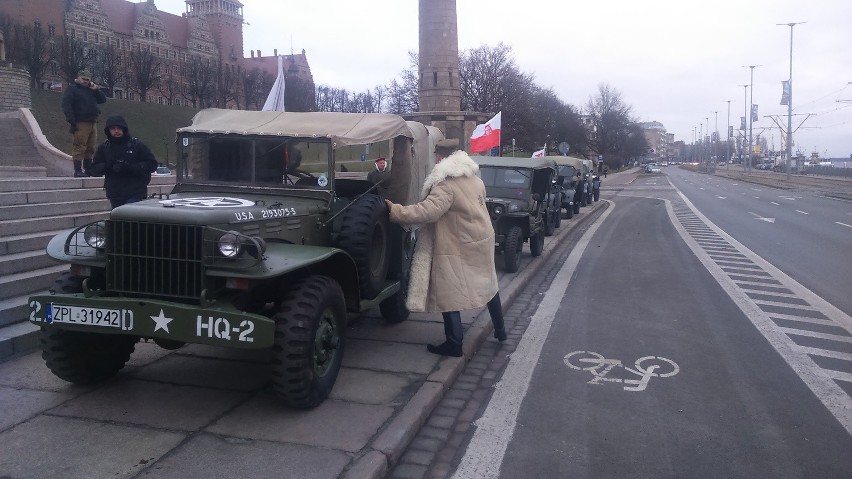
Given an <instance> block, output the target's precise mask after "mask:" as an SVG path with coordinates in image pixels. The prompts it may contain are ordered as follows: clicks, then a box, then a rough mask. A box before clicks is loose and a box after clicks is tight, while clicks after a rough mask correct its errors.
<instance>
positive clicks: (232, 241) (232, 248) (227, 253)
mask: <svg viewBox="0 0 852 479" xmlns="http://www.w3.org/2000/svg"><path fill="white" fill-rule="evenodd" d="M216 246H217V247H218V248H219V253H222V256H224V257H226V258H236V257H237V256H239V255H240V253H241V252H242V250H243V244H242V241H240V237H239V236H237V234H236V233H232V232H228V233H225V234H223V235H222V237H221V238H219V241H217V242H216Z"/></svg>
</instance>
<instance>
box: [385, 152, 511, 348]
mask: <svg viewBox="0 0 852 479" xmlns="http://www.w3.org/2000/svg"><path fill="white" fill-rule="evenodd" d="M456 147H458V140H442V141H440V142H438V145H437V147H436V148H435V163H436V164H435V168H433V169H432V171H431V172H430V173H429V175H428V176H427V177H426V181H425V183H424V185H423V190H422V192H421V198H422V199H421V201H420V202H419V203H417V204H414V205H409V206H403V205H398V204H396V203H392V202H391V201H388V200H385V201H386V202H387V204H388V208H389V210H390V220H391V221H392V222H394V223H399V224H404V225H421V228H420V230H419V231H418V235H417V245H416V246H415V249H414V258H413V260H412V264H411V276H410V281H409V287H408V299H407V306H408V309H409V310H411V311H420V312H439V311H440V312H441V313H442V316H443V318H444V334H445V335H446V341H444V343H443V344H440V345H437V346H434V345H431V344H430V345H428V346H427V349H428V350H429V352H431V353H435V354H440V355H443V356H456V357H458V356H462V354H463V353H462V339H463V329H462V324H461V315H460V314H459V311H460V310H463V309H475V308H481V307H482V306H483V305H485V304H488V311H489V312H490V313H491V321H492V323H493V324H494V337H496V338H497V339H498V340H500V341H503V340H505V339H506V330H505V327H504V325H503V312H502V307H501V305H500V296H499V294H498V289H497V288H498V285H497V271H496V268H495V266H494V228H493V227H492V226H491V218H490V216H489V214H488V210H487V208H486V207H485V185H484V184H483V183H482V180H481V179H480V178H479V176H478V172H479V165H477V164H476V163H475V162H474V161H473V160H472V159H471V158H470V157H469V156H468V155H467V153H465V152H463V151H455V152H454V150H455V149H456Z"/></svg>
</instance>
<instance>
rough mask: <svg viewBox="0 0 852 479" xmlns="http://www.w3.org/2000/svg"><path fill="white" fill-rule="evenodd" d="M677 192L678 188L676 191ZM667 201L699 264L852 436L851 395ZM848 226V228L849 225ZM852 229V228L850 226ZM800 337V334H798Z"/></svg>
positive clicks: (849, 326) (769, 268)
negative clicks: (722, 265)
mask: <svg viewBox="0 0 852 479" xmlns="http://www.w3.org/2000/svg"><path fill="white" fill-rule="evenodd" d="M676 190H677V189H676ZM677 193H678V195H679V196H680V197H681V198H682V199H683V201H684V203H686V206H687V207H688V208H689V209H690V210H692V212H693V213H694V214H695V215H696V216H697V217H698V218H700V219H701V220H702V221H704V223H705V224H706V225H707V227H708V228H710V229H711V230H713V231H715V232H716V233H717V234H718V235H719V236H721V237H723V238H725V239H727V240H728V242H729V243H731V245H733V246H734V247H735V248H736V249H737V250H738V251H740V252H741V253H742V254H743V255H744V256H746V257H747V258H748V259H750V260H751V261H752V262H753V263H754V264H756V265H758V266H760V267H761V268H762V269H763V270H764V271H766V272H767V273H769V274H770V276H771V277H772V278H773V279H775V280H776V281H778V282H779V283H781V284H780V285H779V286H782V287H785V288H787V289H789V290H790V291H792V292H793V293H795V294H796V295H798V297H799V298H801V299H803V300H805V301H806V302H807V303H808V304H809V305H810V306H811V308H813V309H816V310H817V311H820V312H821V313H822V314H824V315H825V316H826V317H827V318H829V319H830V320H831V321H833V322H834V323H835V324H836V325H839V326H841V327H843V328H844V329H846V330H847V331H850V332H852V318H850V317H849V316H848V315H847V314H846V313H844V312H843V311H841V310H840V309H838V308H837V307H835V306H834V305H832V304H831V303H829V302H828V301H826V300H824V299H823V298H821V297H820V296H817V294H816V293H814V292H813V291H811V290H809V289H808V288H806V287H804V286H802V285H801V284H800V283H799V282H798V281H796V280H794V279H793V278H791V277H790V276H788V275H787V274H786V273H784V272H783V271H781V270H780V269H778V268H777V267H775V266H774V265H772V264H771V263H770V262H768V261H766V260H765V259H763V258H762V257H760V256H758V255H757V254H756V253H754V252H753V251H751V250H750V249H748V248H747V247H746V246H745V245H743V244H742V243H740V242H739V241H737V240H736V239H734V238H733V237H732V236H731V235H729V234H727V233H726V232H724V231H723V230H722V229H721V228H719V227H718V226H716V224H715V223H713V222H712V221H710V220H709V219H708V218H707V217H706V216H704V215H703V214H701V212H700V211H698V209H697V208H696V207H695V205H693V204H692V202H691V201H689V199H688V198H687V197H686V195H684V194H683V193H682V192H681V191H680V190H677ZM664 201H666V208H667V210H668V213H669V218H670V219H671V222H672V224H673V225H674V227H675V229H676V230H677V232H678V233H679V234H680V236H681V238H683V240H684V241H685V242H686V244H687V245H688V246H689V248H690V249H691V250H692V251H693V253H694V254H695V256H696V257H697V258H698V260H699V261H701V263H702V264H703V265H704V267H705V268H707V271H708V272H710V274H711V275H712V276H713V277H714V278H715V279H716V282H718V283H719V285H720V286H721V287H722V289H723V290H725V292H726V293H727V294H728V296H729V297H730V298H731V299H732V300H733V301H734V304H736V305H737V307H739V308H740V310H741V311H742V312H743V314H745V317H746V318H748V320H749V321H751V322H752V324H754V327H755V328H757V330H758V331H759V332H760V333H761V334H762V335H763V336H764V337H765V338H766V340H767V341H768V342H769V343H770V344H771V345H772V347H773V348H775V350H776V351H778V353H779V354H780V355H781V357H782V358H783V359H784V361H786V362H787V364H789V365H790V367H791V368H792V369H793V371H795V373H796V375H797V376H799V378H801V379H802V381H803V382H804V383H805V384H806V385H807V386H808V388H810V390H811V391H813V393H814V395H815V396H816V397H817V398H818V399H819V400H820V401H821V402H822V403H823V405H824V406H825V407H826V408H827V409H828V411H829V412H830V413H831V414H832V415H833V416H834V417H835V418H837V421H838V422H839V423H840V424H841V425H842V426H843V428H844V429H846V431H847V432H848V433H850V434H852V403H850V401H849V395H848V394H847V393H846V391H844V390H843V389H841V388H840V386H838V385H837V383H836V382H834V380H833V379H832V378H831V377H830V376H829V375H828V372H827V370H826V369H823V368H821V367H820V366H819V365H817V364H816V363H815V362H814V360H813V359H811V358H810V357H809V356H808V355H807V354H806V353H805V352H804V351H803V350H802V348H801V347H800V346H799V345H797V344H796V343H795V342H793V340H792V339H791V338H790V337H789V336H787V334H786V333H785V332H784V331H782V330H781V328H779V327H778V326H777V325H776V324H775V322H774V321H772V319H771V318H770V313H767V312H765V311H763V310H762V309H760V306H758V305H757V303H755V302H754V301H753V300H751V298H749V297H748V295H746V293H745V291H743V290H741V289H740V288H739V287H738V286H737V282H736V281H734V280H733V279H731V278H730V277H729V276H728V275H727V274H726V273H725V272H724V271H723V270H722V268H720V267H719V266H718V265H717V264H716V263H715V262H714V261H713V259H712V258H710V256H709V255H708V254H707V252H705V251H704V250H703V249H701V247H700V246H699V245H698V243H697V242H696V241H695V240H694V239H692V238H691V237H690V236H689V233H688V232H687V231H686V229H684V228H683V226H682V225H681V224H680V221H679V220H678V218H677V216H676V215H675V212H674V208H673V207H672V205H671V201H668V200H664ZM846 226H849V225H846ZM850 228H852V226H850ZM797 334H798V333H797Z"/></svg>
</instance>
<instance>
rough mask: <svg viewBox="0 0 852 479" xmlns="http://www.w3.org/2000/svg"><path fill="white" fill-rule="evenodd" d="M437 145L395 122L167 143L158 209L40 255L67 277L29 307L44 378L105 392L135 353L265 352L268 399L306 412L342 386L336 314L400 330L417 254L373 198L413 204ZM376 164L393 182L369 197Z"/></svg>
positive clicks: (205, 126) (321, 118) (202, 119)
mask: <svg viewBox="0 0 852 479" xmlns="http://www.w3.org/2000/svg"><path fill="white" fill-rule="evenodd" d="M442 138H443V135H442V134H441V132H440V131H439V130H437V129H436V128H433V127H426V126H424V125H422V124H420V123H416V122H410V121H409V122H407V121H405V120H403V119H402V118H401V117H399V116H395V115H383V114H356V113H290V112H287V113H285V112H271V111H264V112H249V111H236V110H220V109H207V110H202V111H201V112H199V113H198V114H197V115H196V116H195V118H194V119H193V122H192V125H190V126H188V127H185V128H181V129H178V130H177V168H176V171H175V173H176V175H177V178H176V185H175V187H174V189H173V191H172V192H171V194H168V195H162V196H157V197H152V198H148V199H147V200H145V201H141V202H138V203H132V204H127V205H123V206H121V207H118V208H116V209H114V210H112V212H111V213H110V215H109V218H108V219H107V220H105V221H98V222H95V223H91V224H87V225H84V226H80V227H78V228H74V229H71V230H68V231H65V232H62V233H60V234H59V235H57V236H56V237H55V238H53V240H52V241H51V242H50V243H49V245H48V247H47V253H48V254H49V255H50V256H51V257H52V258H54V259H56V260H58V261H61V262H65V263H68V264H70V269H69V271H67V272H65V273H63V274H62V275H61V276H60V277H59V278H58V279H57V280H56V283H55V285H54V287H53V290H52V291H51V293H50V294H46V295H39V296H33V297H31V298H30V299H29V306H30V309H31V313H30V321H32V322H33V323H34V324H36V325H38V326H40V327H41V346H42V351H43V353H42V356H43V358H44V360H45V361H46V363H47V367H48V368H50V370H51V371H52V372H53V373H54V374H55V375H56V376H58V377H60V378H62V379H64V380H66V381H70V382H72V383H77V384H88V383H94V382H98V381H102V380H104V379H106V378H109V377H111V376H113V375H115V374H116V373H117V372H118V371H119V370H120V369H122V368H123V367H124V365H125V363H126V362H127V361H128V359H129V357H130V355H131V353H132V352H133V351H134V345H135V344H136V342H137V341H139V340H140V339H142V340H153V341H154V342H155V343H156V344H158V345H160V346H162V347H164V348H167V349H176V348H179V347H181V346H183V345H184V344H186V343H197V344H207V345H213V346H222V347H226V348H245V349H269V350H271V358H272V359H271V361H272V385H273V388H274V390H275V392H276V393H277V395H278V396H279V397H280V398H281V399H282V400H283V402H284V403H285V404H287V405H289V406H291V407H294V408H311V407H314V406H317V405H318V404H320V403H321V402H322V401H323V400H325V399H326V398H327V397H328V395H329V393H330V391H331V389H332V387H333V385H334V383H335V381H336V378H337V375H338V371H339V370H340V366H341V361H342V359H343V354H344V349H345V341H344V340H345V334H344V333H345V326H346V321H347V313H361V312H365V311H368V310H370V309H371V308H375V307H378V308H379V310H380V311H381V314H382V316H383V317H384V319H385V320H387V321H388V322H400V321H404V320H405V319H406V318H407V317H408V315H409V312H408V310H407V309H406V307H405V297H406V294H407V282H408V269H409V264H410V260H411V256H412V253H413V247H414V238H413V237H412V236H411V235H410V234H407V233H405V232H404V231H403V230H402V229H401V228H399V227H398V226H396V225H391V224H389V222H388V214H387V207H386V205H385V203H384V201H383V198H384V197H387V198H389V199H391V200H393V201H394V202H398V203H402V204H411V203H414V202H416V201H417V200H418V199H419V194H420V189H421V187H422V184H423V180H424V179H425V176H426V175H427V174H428V172H429V171H430V170H431V167H432V166H434V156H433V154H432V152H433V151H434V144H435V142H437V141H438V140H440V139H442ZM377 157H383V158H387V159H389V161H390V164H391V167H390V168H391V170H390V171H391V173H392V174H391V175H389V176H388V177H387V178H386V179H385V180H383V182H382V183H379V184H374V183H373V182H371V181H369V180H368V179H367V172H368V170H370V169H372V168H373V161H372V159H373V158H377ZM353 316H354V315H353Z"/></svg>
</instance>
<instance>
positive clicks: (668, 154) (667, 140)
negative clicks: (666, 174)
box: [639, 121, 676, 161]
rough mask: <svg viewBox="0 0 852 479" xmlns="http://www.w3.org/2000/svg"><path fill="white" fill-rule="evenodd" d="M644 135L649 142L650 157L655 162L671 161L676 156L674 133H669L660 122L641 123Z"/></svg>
mask: <svg viewBox="0 0 852 479" xmlns="http://www.w3.org/2000/svg"><path fill="white" fill-rule="evenodd" d="M639 126H640V127H641V128H642V133H643V134H644V135H645V140H647V142H648V148H649V150H650V151H649V152H648V156H649V157H650V158H652V159H653V160H654V161H662V160H669V159H670V158H674V157H675V156H676V154H675V151H674V148H673V147H672V144H673V143H674V133H667V132H666V127H665V126H663V124H662V123H660V122H658V121H648V122H644V123H640V124H639Z"/></svg>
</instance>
